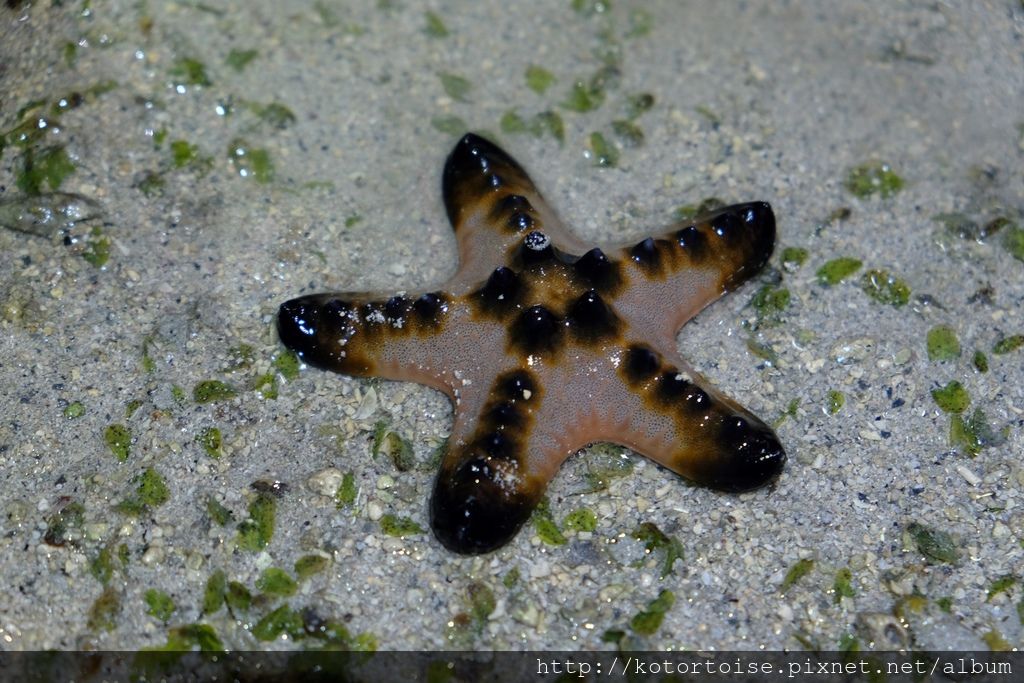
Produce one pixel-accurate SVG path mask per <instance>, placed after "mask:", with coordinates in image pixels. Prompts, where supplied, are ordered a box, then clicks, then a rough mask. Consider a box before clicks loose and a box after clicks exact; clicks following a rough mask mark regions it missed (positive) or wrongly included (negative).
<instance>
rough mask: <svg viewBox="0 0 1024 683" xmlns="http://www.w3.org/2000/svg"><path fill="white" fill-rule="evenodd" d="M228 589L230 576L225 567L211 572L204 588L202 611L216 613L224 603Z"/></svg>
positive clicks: (207, 613)
mask: <svg viewBox="0 0 1024 683" xmlns="http://www.w3.org/2000/svg"><path fill="white" fill-rule="evenodd" d="M227 589H228V577H227V574H225V573H224V570H223V569H218V570H216V571H214V572H213V573H212V574H210V578H208V579H207V580H206V588H205V589H204V590H203V605H202V613H203V614H204V615H209V614H213V613H215V612H216V611H217V610H219V609H220V608H221V607H223V605H224V596H225V594H226V593H227Z"/></svg>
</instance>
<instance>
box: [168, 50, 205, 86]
mask: <svg viewBox="0 0 1024 683" xmlns="http://www.w3.org/2000/svg"><path fill="white" fill-rule="evenodd" d="M170 73H171V78H172V79H174V83H175V84H176V85H201V86H209V85H212V81H210V77H209V76H208V75H207V73H206V65H205V64H203V63H202V62H201V61H199V60H198V59H195V58H192V57H181V58H179V59H178V60H176V61H175V62H174V64H173V65H172V66H171V72H170Z"/></svg>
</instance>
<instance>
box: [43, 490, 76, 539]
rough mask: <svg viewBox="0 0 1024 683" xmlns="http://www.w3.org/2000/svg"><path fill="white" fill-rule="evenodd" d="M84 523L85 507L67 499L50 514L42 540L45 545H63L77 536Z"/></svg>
mask: <svg viewBox="0 0 1024 683" xmlns="http://www.w3.org/2000/svg"><path fill="white" fill-rule="evenodd" d="M84 523H85V507H83V506H82V504H81V503H79V502H76V501H68V502H67V503H65V504H64V505H63V506H62V507H60V508H59V509H58V510H57V511H56V512H54V513H53V514H52V515H50V517H49V519H48V520H47V522H46V532H45V533H44V534H43V540H44V541H45V542H46V544H47V545H52V546H56V547H60V546H63V545H64V544H65V543H68V542H69V541H71V540H72V539H73V538H74V537H77V536H78V534H79V532H80V531H81V528H82V525H83V524H84Z"/></svg>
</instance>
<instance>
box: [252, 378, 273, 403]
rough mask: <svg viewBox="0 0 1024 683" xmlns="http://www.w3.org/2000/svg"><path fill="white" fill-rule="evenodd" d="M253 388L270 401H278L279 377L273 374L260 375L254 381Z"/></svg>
mask: <svg viewBox="0 0 1024 683" xmlns="http://www.w3.org/2000/svg"><path fill="white" fill-rule="evenodd" d="M252 388H253V389H255V390H256V391H258V392H260V396H262V397H263V398H264V399H266V400H268V401H272V400H274V399H276V398H277V396H278V387H277V375H276V374H275V373H273V372H267V373H264V374H262V375H259V376H258V377H256V378H255V379H253V381H252Z"/></svg>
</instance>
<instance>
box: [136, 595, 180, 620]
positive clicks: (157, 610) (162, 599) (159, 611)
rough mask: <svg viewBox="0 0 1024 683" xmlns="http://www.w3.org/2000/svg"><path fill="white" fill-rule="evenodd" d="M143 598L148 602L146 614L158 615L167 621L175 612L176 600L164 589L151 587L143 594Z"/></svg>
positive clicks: (158, 617)
mask: <svg viewBox="0 0 1024 683" xmlns="http://www.w3.org/2000/svg"><path fill="white" fill-rule="evenodd" d="M143 600H145V602H146V614H148V615H150V616H152V617H156V618H157V619H159V620H160V621H163V622H167V621H169V620H170V618H171V615H173V614H174V610H175V606H174V600H172V599H171V596H170V595H168V594H167V593H164V592H163V591H159V590H157V589H155V588H150V589H149V590H147V591H146V593H145V594H144V595H143Z"/></svg>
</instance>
